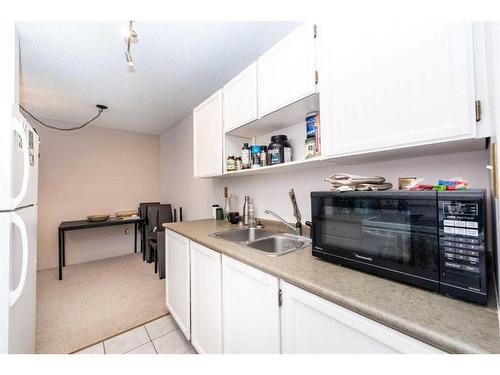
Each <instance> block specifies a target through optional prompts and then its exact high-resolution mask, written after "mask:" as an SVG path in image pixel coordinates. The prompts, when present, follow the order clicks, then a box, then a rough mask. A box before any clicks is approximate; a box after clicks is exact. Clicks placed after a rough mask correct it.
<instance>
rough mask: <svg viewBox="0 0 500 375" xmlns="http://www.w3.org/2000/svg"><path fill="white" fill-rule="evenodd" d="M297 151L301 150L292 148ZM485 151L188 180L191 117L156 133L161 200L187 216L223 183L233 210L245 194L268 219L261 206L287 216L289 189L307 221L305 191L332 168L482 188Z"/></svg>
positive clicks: (206, 210) (198, 213)
mask: <svg viewBox="0 0 500 375" xmlns="http://www.w3.org/2000/svg"><path fill="white" fill-rule="evenodd" d="M297 151H298V152H303V150H302V149H300V150H297ZM487 164H488V151H486V150H482V151H472V152H463V153H455V154H447V155H438V156H424V157H418V158H410V159H400V160H391V161H384V162H376V163H365V164H358V165H350V166H342V167H340V166H333V165H332V166H331V167H322V168H316V169H305V170H301V171H294V172H288V173H279V174H265V175H253V176H244V177H241V176H240V177H231V178H214V179H204V180H195V179H193V177H192V176H193V165H192V117H191V116H189V117H188V118H186V119H184V120H183V121H182V122H180V123H179V124H177V125H176V126H175V127H174V128H172V129H170V130H169V131H168V132H167V133H166V134H164V135H163V136H162V137H161V165H162V200H164V201H172V202H173V203H174V204H175V203H177V202H178V203H177V204H181V203H182V204H181V205H184V206H186V207H187V211H189V215H188V216H187V217H186V219H188V220H192V219H197V218H207V217H210V206H211V205H212V203H214V202H215V203H218V204H220V205H221V206H222V204H223V202H224V198H223V191H224V186H227V187H229V192H230V194H233V195H235V196H236V197H237V198H236V199H234V200H233V207H232V209H233V210H234V211H239V212H240V213H241V211H242V207H243V200H242V197H243V196H245V195H250V197H251V198H252V201H253V203H254V206H255V210H256V215H257V217H261V218H266V219H273V218H272V217H269V216H268V215H266V214H265V213H264V210H265V209H270V210H273V211H276V212H277V213H278V214H279V215H281V216H282V217H283V218H285V219H287V220H290V221H293V215H292V206H291V203H290V199H289V197H288V191H289V189H290V188H291V187H293V188H294V189H295V193H296V195H297V203H298V205H299V208H300V210H301V213H302V217H303V220H310V217H311V208H310V196H309V194H310V192H311V191H324V190H328V189H329V185H328V183H326V182H324V181H323V179H324V178H325V177H328V176H330V175H331V174H333V173H336V172H345V173H354V174H361V175H380V176H384V177H385V178H386V179H387V180H388V181H390V182H392V183H393V184H394V185H395V186H396V188H397V179H398V177H425V178H426V180H425V182H429V183H434V182H436V181H437V179H438V178H448V177H464V178H466V179H468V180H469V181H470V184H471V186H472V187H476V188H488V186H489V183H488V170H487V169H486V165H487Z"/></svg>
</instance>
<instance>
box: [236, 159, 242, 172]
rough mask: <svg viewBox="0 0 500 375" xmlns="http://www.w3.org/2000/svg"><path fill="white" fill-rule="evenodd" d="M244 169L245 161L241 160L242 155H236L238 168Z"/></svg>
mask: <svg viewBox="0 0 500 375" xmlns="http://www.w3.org/2000/svg"><path fill="white" fill-rule="evenodd" d="M241 169H243V161H242V160H241V156H237V157H236V170H237V171H239V170H241Z"/></svg>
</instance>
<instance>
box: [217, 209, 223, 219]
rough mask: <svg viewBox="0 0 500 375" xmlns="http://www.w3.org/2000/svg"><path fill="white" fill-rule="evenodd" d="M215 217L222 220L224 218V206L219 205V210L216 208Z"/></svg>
mask: <svg viewBox="0 0 500 375" xmlns="http://www.w3.org/2000/svg"><path fill="white" fill-rule="evenodd" d="M215 218H216V219H217V220H222V219H224V212H223V211H222V208H221V207H217V210H216V216H215Z"/></svg>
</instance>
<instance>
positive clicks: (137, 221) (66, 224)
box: [58, 217, 145, 280]
mask: <svg viewBox="0 0 500 375" xmlns="http://www.w3.org/2000/svg"><path fill="white" fill-rule="evenodd" d="M144 222H145V220H144V219H143V218H140V217H134V218H126V219H117V218H113V219H108V220H106V221H88V220H75V221H63V222H62V223H61V224H59V230H58V232H59V280H62V269H63V267H65V266H66V247H65V235H64V234H65V233H66V232H67V231H70V230H77V229H89V228H101V227H110V226H114V225H127V224H134V227H135V232H134V252H135V253H137V227H138V225H144ZM142 245H143V244H142V242H141V247H142Z"/></svg>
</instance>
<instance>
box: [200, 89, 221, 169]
mask: <svg viewBox="0 0 500 375" xmlns="http://www.w3.org/2000/svg"><path fill="white" fill-rule="evenodd" d="M193 163H194V177H210V176H219V175H221V174H222V90H219V91H217V92H216V93H215V94H213V95H212V96H211V97H209V98H208V99H206V100H205V101H204V102H203V103H201V104H200V105H199V106H198V107H196V108H195V109H194V110H193Z"/></svg>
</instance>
